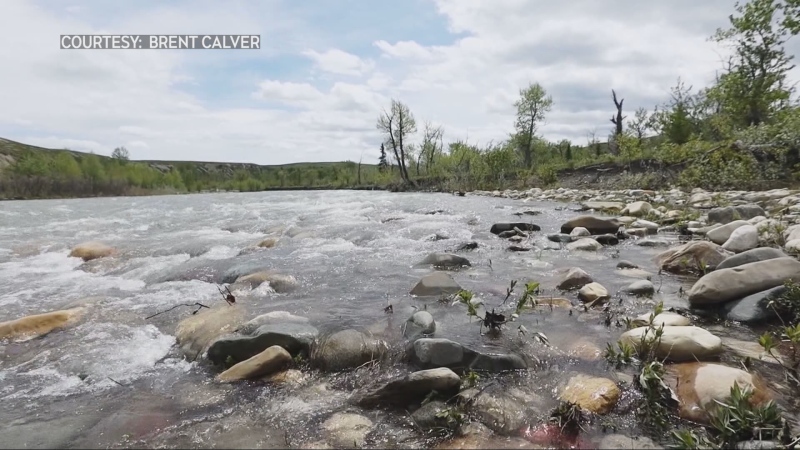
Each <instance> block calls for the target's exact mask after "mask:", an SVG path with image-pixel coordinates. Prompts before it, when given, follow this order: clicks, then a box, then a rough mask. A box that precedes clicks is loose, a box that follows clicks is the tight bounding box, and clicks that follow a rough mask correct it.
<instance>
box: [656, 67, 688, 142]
mask: <svg viewBox="0 0 800 450" xmlns="http://www.w3.org/2000/svg"><path fill="white" fill-rule="evenodd" d="M671 96H672V98H671V100H670V102H669V103H667V104H666V105H664V109H663V110H662V111H660V112H656V113H655V114H654V115H655V119H654V120H655V123H656V124H657V127H658V129H659V131H660V132H661V134H663V135H664V136H666V138H667V139H669V141H670V142H674V143H676V144H685V143H687V142H689V139H691V137H692V134H693V133H695V132H696V131H697V130H698V127H697V118H696V117H695V112H696V109H697V105H696V104H695V103H696V98H695V96H694V95H692V86H689V87H687V86H686V85H685V84H684V83H683V81H681V79H680V78H678V84H677V85H675V87H673V88H672V94H671Z"/></svg>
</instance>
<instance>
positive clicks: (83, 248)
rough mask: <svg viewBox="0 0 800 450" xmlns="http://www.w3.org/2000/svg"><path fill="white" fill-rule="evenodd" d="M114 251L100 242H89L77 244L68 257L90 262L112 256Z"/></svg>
mask: <svg viewBox="0 0 800 450" xmlns="http://www.w3.org/2000/svg"><path fill="white" fill-rule="evenodd" d="M115 253H116V250H115V249H114V248H113V247H110V246H108V245H106V244H104V243H102V242H97V241H90V242H84V243H82V244H78V245H76V246H75V247H72V250H71V251H70V252H69V256H70V257H73V258H80V259H82V260H84V261H91V260H93V259H97V258H104V257H106V256H113V255H114V254H115Z"/></svg>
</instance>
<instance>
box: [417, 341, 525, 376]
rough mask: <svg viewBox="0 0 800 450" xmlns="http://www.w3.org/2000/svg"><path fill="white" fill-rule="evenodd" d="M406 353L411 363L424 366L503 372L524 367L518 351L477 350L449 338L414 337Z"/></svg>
mask: <svg viewBox="0 0 800 450" xmlns="http://www.w3.org/2000/svg"><path fill="white" fill-rule="evenodd" d="M407 354H408V356H409V359H410V360H411V362H412V363H413V364H414V365H416V366H417V367H420V368H423V369H429V368H436V367H447V368H449V369H452V370H454V371H455V372H459V373H460V372H464V371H467V370H474V371H476V372H477V371H486V372H504V371H508V370H519V369H525V368H527V364H526V363H525V361H524V360H523V359H522V358H521V357H519V356H517V355H513V354H491V353H479V352H477V351H475V350H472V349H469V348H466V347H464V346H463V345H461V344H459V343H458V342H454V341H451V340H449V339H440V338H422V339H417V340H416V341H414V342H413V343H412V344H410V345H409V346H408V348H407Z"/></svg>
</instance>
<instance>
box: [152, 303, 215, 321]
mask: <svg viewBox="0 0 800 450" xmlns="http://www.w3.org/2000/svg"><path fill="white" fill-rule="evenodd" d="M181 306H197V309H195V310H194V311H192V315H194V314H197V311H200V310H201V309H203V308H208V306H206V305H204V304H202V303H199V302H195V303H181V304H180V305H175V306H173V307H172V308H169V309H165V310H164V311H159V312H157V313H155V314H153V315H150V316H147V317H145V318H144V320H147V319H152V318H153V317H155V316H157V315H159V314H164V313H165V312H170V311H172V310H173V309H175V308H180V307H181Z"/></svg>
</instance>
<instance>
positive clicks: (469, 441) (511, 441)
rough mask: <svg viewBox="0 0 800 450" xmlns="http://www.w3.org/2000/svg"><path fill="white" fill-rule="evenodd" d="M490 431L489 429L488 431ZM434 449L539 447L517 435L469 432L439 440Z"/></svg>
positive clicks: (476, 449)
mask: <svg viewBox="0 0 800 450" xmlns="http://www.w3.org/2000/svg"><path fill="white" fill-rule="evenodd" d="M490 433H491V431H490ZM433 448H434V449H435V450H444V449H453V450H466V449H471V450H472V449H474V450H489V449H498V448H504V449H520V450H521V449H540V448H543V447H541V446H539V445H538V444H534V443H531V442H528V441H526V440H524V439H521V438H518V437H508V436H498V435H496V434H482V433H470V434H467V435H465V436H456V437H453V438H451V439H448V440H446V441H444V442H441V443H440V444H438V445H437V446H436V447H433Z"/></svg>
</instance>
